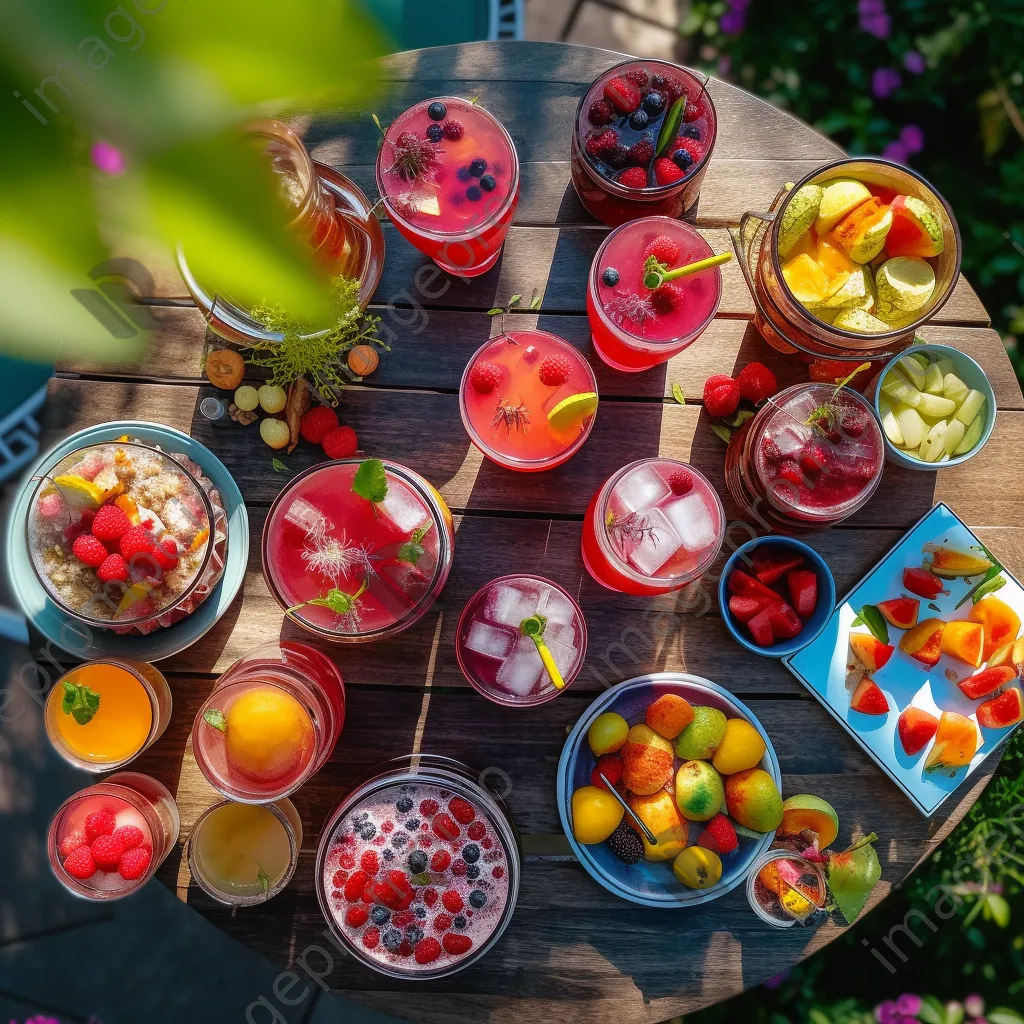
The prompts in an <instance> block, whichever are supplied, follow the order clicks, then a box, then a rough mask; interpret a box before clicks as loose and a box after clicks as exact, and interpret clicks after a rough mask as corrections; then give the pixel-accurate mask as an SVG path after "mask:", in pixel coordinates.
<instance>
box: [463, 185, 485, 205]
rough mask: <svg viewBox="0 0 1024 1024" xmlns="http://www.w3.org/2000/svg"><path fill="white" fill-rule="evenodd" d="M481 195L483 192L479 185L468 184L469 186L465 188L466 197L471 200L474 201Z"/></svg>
mask: <svg viewBox="0 0 1024 1024" xmlns="http://www.w3.org/2000/svg"><path fill="white" fill-rule="evenodd" d="M482 195H483V192H481V191H480V186H479V185H470V186H469V188H467V189H466V198H467V199H468V200H470V201H471V202H474V203H475V202H476V201H477V200H478V199H479V198H480V197H481V196H482Z"/></svg>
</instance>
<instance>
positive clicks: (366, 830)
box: [359, 822, 377, 842]
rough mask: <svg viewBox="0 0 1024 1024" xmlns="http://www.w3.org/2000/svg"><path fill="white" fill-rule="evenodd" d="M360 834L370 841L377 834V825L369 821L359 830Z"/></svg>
mask: <svg viewBox="0 0 1024 1024" xmlns="http://www.w3.org/2000/svg"><path fill="white" fill-rule="evenodd" d="M359 834H360V835H361V836H362V837H363V839H365V840H366V842H369V841H370V840H371V839H372V838H373V837H374V836H375V835H376V834H377V826H376V825H374V824H373V823H372V822H367V823H366V824H365V825H363V827H362V828H361V829H360V830H359Z"/></svg>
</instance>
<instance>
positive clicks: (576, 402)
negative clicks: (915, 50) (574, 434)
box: [548, 391, 597, 434]
mask: <svg viewBox="0 0 1024 1024" xmlns="http://www.w3.org/2000/svg"><path fill="white" fill-rule="evenodd" d="M596 412H597V395H596V394H595V393H594V392H593V391H584V392H582V393H581V394H578V395H570V396H569V397H568V398H563V399H562V400H561V401H560V402H559V403H558V405H556V406H555V407H554V408H553V409H552V410H551V412H549V413H548V425H549V426H550V427H551V429H552V430H554V431H555V432H556V433H558V434H566V433H568V432H569V431H571V430H573V429H575V428H577V427H581V426H582V425H583V423H584V421H585V420H587V419H589V418H590V417H591V416H593V415H594V414H595V413H596Z"/></svg>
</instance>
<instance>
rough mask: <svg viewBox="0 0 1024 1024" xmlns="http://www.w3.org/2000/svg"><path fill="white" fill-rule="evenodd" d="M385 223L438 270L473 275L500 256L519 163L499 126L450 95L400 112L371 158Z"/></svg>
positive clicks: (512, 207) (479, 109) (474, 106)
mask: <svg viewBox="0 0 1024 1024" xmlns="http://www.w3.org/2000/svg"><path fill="white" fill-rule="evenodd" d="M377 187H378V188H379V189H380V194H381V199H382V200H383V201H384V206H385V207H386V209H387V211H388V216H389V217H390V218H391V222H392V223H393V224H394V225H395V227H396V228H397V229H398V231H399V233H400V234H401V235H403V236H404V237H405V238H406V239H407V240H408V241H409V242H411V243H412V244H413V245H414V246H415V247H416V248H417V249H419V251H420V252H422V253H424V254H425V255H427V256H429V257H430V258H431V259H432V260H433V261H434V262H435V263H436V264H437V265H438V266H439V267H441V269H442V270H446V271H448V272H449V273H451V274H457V275H459V276H462V277H476V276H477V275H478V274H482V273H484V272H485V271H487V270H490V268H491V267H492V266H494V263H495V262H496V260H497V259H498V256H499V254H500V253H501V246H502V243H503V242H504V241H505V235H506V234H507V233H508V229H509V225H510V224H511V223H512V215H513V214H514V213H515V209H516V203H517V202H518V200H519V157H518V156H517V155H516V147H515V145H514V144H513V142H512V139H511V137H510V136H509V134H508V132H507V131H505V129H504V128H503V127H502V126H501V123H500V122H499V121H498V120H497V119H496V118H495V117H494V116H493V115H491V114H489V113H488V112H487V111H486V110H484V109H483V107H481V106H479V105H478V104H476V103H471V102H470V101H469V100H464V99H459V98H458V97H455V96H440V97H437V98H435V99H428V100H422V101H421V102H419V103H417V104H416V105H415V106H412V107H410V108H409V109H408V110H407V111H405V113H404V114H399V116H398V117H396V118H395V120H394V121H392V122H391V125H390V126H389V127H388V130H387V131H386V132H385V133H384V140H383V143H382V144H381V147H380V151H379V153H378V154H377Z"/></svg>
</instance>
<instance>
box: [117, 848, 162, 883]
mask: <svg viewBox="0 0 1024 1024" xmlns="http://www.w3.org/2000/svg"><path fill="white" fill-rule="evenodd" d="M152 861H153V851H152V850H150V849H149V848H148V847H146V846H136V847H135V849H134V850H128V851H127V852H126V853H125V854H124V856H123V857H122V858H121V863H120V864H118V866H117V872H118V874H119V875H120V876H121V877H122V878H123V879H124V880H125V881H126V882H135V881H137V880H138V879H140V878H141V877H142V876H143V875H144V874H145V873H146V872H147V871H148V870H149V865H150V864H151V863H152Z"/></svg>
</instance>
